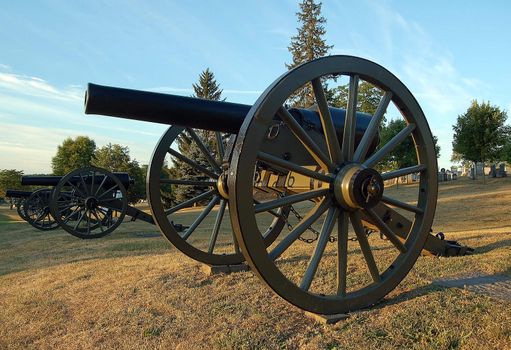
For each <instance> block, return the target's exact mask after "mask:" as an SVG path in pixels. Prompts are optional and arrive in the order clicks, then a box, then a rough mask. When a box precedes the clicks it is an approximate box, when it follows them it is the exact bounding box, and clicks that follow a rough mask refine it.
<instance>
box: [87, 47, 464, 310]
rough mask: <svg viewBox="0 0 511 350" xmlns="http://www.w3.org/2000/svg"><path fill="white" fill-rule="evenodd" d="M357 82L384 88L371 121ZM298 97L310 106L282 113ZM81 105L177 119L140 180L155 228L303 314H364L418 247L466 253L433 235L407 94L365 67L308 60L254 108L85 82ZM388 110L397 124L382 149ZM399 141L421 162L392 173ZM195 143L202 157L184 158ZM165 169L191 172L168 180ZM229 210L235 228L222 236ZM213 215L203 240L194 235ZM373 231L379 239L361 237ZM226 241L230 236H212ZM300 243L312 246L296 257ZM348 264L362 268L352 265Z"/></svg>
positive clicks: (422, 146) (429, 178)
mask: <svg viewBox="0 0 511 350" xmlns="http://www.w3.org/2000/svg"><path fill="white" fill-rule="evenodd" d="M333 77H335V78H337V79H341V80H342V79H345V81H347V82H348V98H347V104H346V106H345V109H340V108H333V107H332V106H331V105H330V104H329V101H328V99H327V94H326V92H325V85H324V83H325V82H328V81H329V82H330V83H335V81H333V80H332V78H333ZM360 81H364V82H367V83H368V84H370V85H372V86H373V87H375V88H377V89H378V91H379V92H380V101H379V103H378V106H377V108H376V111H375V112H374V114H372V115H368V114H365V113H360V112H358V109H359V104H358V101H357V98H358V87H359V82H360ZM302 89H305V91H306V92H307V93H308V94H309V95H310V96H312V97H314V100H315V103H313V104H312V105H310V106H305V108H290V106H289V103H290V102H292V101H293V96H294V94H295V93H296V92H300V91H302ZM85 111H86V113H88V114H102V115H109V116H116V117H121V118H128V119H135V120H142V121H150V122H156V123H164V124H169V125H172V126H171V127H170V128H169V129H168V130H167V132H166V133H165V134H164V135H163V136H162V137H161V139H160V141H159V143H158V145H157V147H156V149H155V150H154V152H153V155H152V158H151V162H150V164H149V168H148V176H147V193H148V200H149V203H150V207H151V211H152V213H153V217H154V220H155V222H156V224H157V225H158V227H159V229H160V231H161V232H162V233H163V234H164V235H165V236H166V237H167V238H168V239H169V240H170V241H171V242H172V243H173V244H174V245H175V246H176V247H177V248H178V249H180V250H181V251H182V252H184V253H185V254H187V255H189V256H190V257H192V258H194V259H196V260H199V261H202V262H205V263H208V264H212V265H220V264H227V265H229V264H236V263H240V262H242V261H243V259H246V261H247V262H248V264H249V265H250V267H251V268H252V270H253V271H254V272H255V273H256V274H257V275H258V276H259V277H260V278H261V279H262V280H263V281H264V282H265V283H266V284H267V285H268V286H269V287H270V288H271V289H273V290H274V291H275V292H276V293H277V294H278V295H280V296H281V297H283V298H284V299H286V300H287V301H289V302H290V303H292V304H294V305H296V306H298V307H300V308H302V309H304V310H307V311H311V312H314V313H318V314H328V315H330V314H336V313H344V312H348V311H351V310H355V309H359V308H363V307H367V306H370V305H372V304H374V303H376V302H378V301H379V300H380V299H381V298H383V297H384V296H385V295H386V294H388V293H389V292H390V291H391V290H393V289H394V288H395V287H396V286H397V284H398V283H399V282H400V281H401V280H402V279H403V278H404V277H405V276H406V275H407V273H408V272H409V270H410V269H411V268H412V266H413V265H414V263H415V261H416V260H417V258H418V257H419V255H420V254H421V252H422V251H423V249H425V250H426V251H428V252H429V253H431V254H435V255H445V256H451V255H462V254H465V253H467V252H468V250H467V249H465V247H461V246H460V245H458V244H457V243H455V242H450V241H443V240H440V239H438V238H436V237H435V236H433V235H431V234H430V231H431V227H432V224H433V218H434V213H435V208H436V202H437V186H438V184H437V161H436V152H435V147H434V142H433V137H432V135H431V131H430V129H429V126H428V123H427V121H426V118H425V116H424V113H423V112H422V110H421V108H420V106H419V104H418V103H417V101H416V100H415V98H414V97H413V95H412V94H411V93H410V91H409V90H408V89H407V88H406V86H404V84H403V83H402V82H401V81H399V79H398V78H396V77H395V76H394V75H393V74H392V73H390V72H389V71H387V70H386V69H385V68H383V67H381V66H379V65H378V64H376V63H374V62H371V61H368V60H365V59H361V58H358V57H352V56H330V57H324V58H320V59H317V60H314V61H311V62H308V63H305V64H303V65H301V66H298V67H296V68H294V69H292V70H290V71H288V72H286V73H285V74H283V75H282V76H280V77H279V78H278V79H276V80H275V82H274V83H272V84H271V85H270V86H269V87H268V88H267V89H266V90H265V91H264V92H263V93H262V95H261V96H260V97H259V99H258V100H257V101H256V102H255V104H254V105H253V106H245V105H240V104H234V103H226V102H212V101H205V100H199V99H193V98H188V97H180V96H172V95H165V94H159V93H151V92H143V91H135V90H128V89H119V88H112V87H106V86H99V85H94V84H89V86H88V90H87V93H86V95H85ZM387 111H390V112H389V113H393V114H395V115H393V117H399V118H402V119H403V120H404V121H405V125H406V126H405V127H404V128H403V130H401V131H400V132H399V133H398V134H397V135H396V136H394V137H393V138H392V139H390V140H389V141H388V142H386V143H385V144H381V143H380V138H379V136H378V135H379V127H380V125H381V123H382V120H384V116H385V114H386V113H387ZM226 133H227V135H226ZM229 134H231V135H229ZM405 140H411V141H412V143H413V145H414V149H415V153H416V156H417V157H416V158H417V159H416V161H415V162H414V163H412V164H411V165H409V166H406V167H403V168H399V169H396V168H393V167H392V152H393V150H394V149H395V148H396V147H398V146H399V145H401V144H402V143H403V142H404V141H405ZM191 145H193V147H195V148H194V149H196V150H198V151H193V152H195V153H193V152H189V150H190V149H191V148H190V147H192V146H191ZM187 150H188V151H187ZM190 154H192V155H190ZM199 155H200V157H199ZM172 165H176V166H177V170H179V168H183V169H186V171H185V172H181V173H182V175H179V174H177V175H176V169H175V168H173V169H174V170H172V169H170V168H171V166H172ZM408 174H417V175H418V176H419V179H420V180H419V182H418V183H416V184H414V185H413V186H412V187H408V188H407V189H408V190H409V191H405V192H400V191H398V190H397V189H396V188H394V187H393V186H392V181H391V180H393V179H395V178H398V177H401V176H405V175H408ZM183 187H185V188H188V189H190V190H189V192H186V191H183V190H182V188H183ZM412 192H413V193H412ZM172 193H174V194H176V193H178V194H179V193H185V194H186V193H190V195H189V196H188V197H187V196H182V197H181V198H177V199H176V200H175V201H174V202H173V203H172V204H171V205H169V204H168V203H167V202H166V201H165V200H164V198H165V195H170V194H172ZM227 204H228V213H229V216H230V223H231V226H232V231H231V230H225V229H224V230H221V225H222V220H223V218H224V214H225V212H226V206H227ZM194 205H195V206H196V207H195V208H198V209H196V210H194V209H193V208H194V207H193V206H194ZM188 208H192V209H188ZM184 209H186V210H190V211H191V213H192V214H193V215H192V214H190V212H183V210H184ZM211 213H216V215H215V217H214V219H213V220H212V221H211V223H212V226H211V227H212V228H211V230H210V233H209V234H204V230H202V231H200V230H196V229H197V228H198V227H199V226H200V225H201V224H202V223H203V222H206V220H205V219H206V218H207V217H208V216H209V215H210V214H211ZM185 214H186V215H189V216H193V217H194V219H193V221H192V223H191V224H190V227H189V228H188V229H187V230H186V231H184V232H183V233H178V232H177V231H176V230H175V229H174V227H173V226H172V224H171V222H172V220H173V219H174V218H176V217H183V216H184V215H185ZM204 226H205V225H203V227H204ZM334 227H335V230H334ZM285 228H287V230H285ZM373 230H378V231H380V233H381V236H382V237H384V238H385V240H376V239H375V235H371V236H369V233H370V232H372V231H373ZM194 232H198V233H196V234H195V235H194V236H192V233H194ZM224 233H225V234H227V236H229V235H231V234H232V233H234V237H233V238H231V241H228V239H227V237H224V239H222V240H220V238H219V237H220V235H221V234H224ZM307 235H308V238H307V237H305V236H307ZM297 242H311V243H314V247H313V249H308V250H307V249H306V248H303V247H302V248H300V250H298V251H297V249H298V248H297V246H298V244H299V243H297ZM328 242H335V244H334V245H333V246H330V248H329V247H328ZM351 242H356V243H351ZM353 244H355V245H356V246H353ZM228 249H229V250H228ZM304 251H305V253H304ZM304 255H305V256H306V258H304ZM304 259H305V260H307V259H308V262H307V261H303V260H304ZM349 261H351V262H350V263H353V262H354V261H358V263H355V265H354V266H352V267H351V268H349V269H348V263H349ZM299 262H300V263H299ZM360 266H363V267H364V266H365V268H362V269H361V268H360ZM329 271H330V272H331V271H333V272H331V273H329ZM318 281H319V282H318Z"/></svg>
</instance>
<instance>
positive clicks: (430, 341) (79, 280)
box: [0, 178, 511, 350]
mask: <svg viewBox="0 0 511 350" xmlns="http://www.w3.org/2000/svg"><path fill="white" fill-rule="evenodd" d="M388 193H390V194H392V195H397V194H399V195H401V196H402V198H406V197H407V196H408V195H410V196H411V195H412V194H415V193H416V188H415V187H414V186H399V188H397V189H396V188H391V189H389V190H388ZM410 198H411V197H410ZM180 215H182V218H183V220H184V221H186V220H187V219H189V217H191V215H193V213H190V212H185V213H182V214H180ZM17 220H18V219H17V217H16V214H15V211H10V210H8V207H5V206H3V207H1V208H0V349H30V348H37V349H45V348H58V349H101V348H105V349H120V348H122V349H155V348H167V349H173V348H179V349H202V348H204V349H211V348H213V349H238V348H241V349H260V348H267V349H279V348H290V349H296V348H300V349H302V348H303V349H367V350H368V349H396V348H403V349H430V348H431V349H511V304H510V303H509V302H505V301H504V300H500V299H491V298H490V297H488V296H486V295H480V294H474V293H472V292H469V291H467V290H463V289H457V288H443V287H440V286H438V285H436V284H434V283H432V282H433V281H435V280H438V279H446V278H457V277H463V276H473V275H479V276H493V275H505V276H511V178H505V179H491V180H489V179H487V180H486V184H483V183H482V181H470V180H466V179H460V180H458V181H453V182H449V183H441V184H440V189H439V201H438V206H437V215H436V218H435V224H434V227H433V229H434V230H435V231H443V232H445V234H446V237H447V239H455V240H458V241H460V242H462V243H463V244H466V245H469V246H471V247H473V248H475V249H476V251H475V254H473V255H471V256H465V257H456V258H436V257H432V256H422V257H420V258H419V260H418V262H417V263H416V265H415V267H414V268H413V269H412V271H411V272H410V274H409V275H408V276H407V277H406V278H405V280H404V281H403V282H402V283H401V284H400V285H399V286H398V288H396V289H395V290H394V291H393V292H392V293H391V294H390V295H388V296H387V297H386V298H385V300H383V301H382V302H381V303H380V304H378V305H376V306H375V307H373V308H371V309H367V310H362V311H357V312H354V313H352V314H351V315H350V317H349V318H348V319H346V320H343V321H340V322H339V323H337V324H335V325H323V324H321V323H318V322H316V321H314V320H312V319H311V318H309V317H307V316H305V315H304V313H303V312H302V311H300V310H299V309H297V308H296V307H293V306H291V305H289V304H288V303H287V302H285V301H283V300H282V299H280V298H279V297H277V296H276V295H274V294H273V293H272V292H271V290H269V289H268V288H267V287H266V286H265V285H263V284H262V282H260V281H259V280H258V278H257V277H255V276H254V275H253V274H252V273H251V272H240V273H232V274H229V275H223V274H220V275H213V276H209V275H206V274H205V273H204V272H203V271H202V269H201V264H200V263H197V262H195V261H193V260H191V259H189V258H187V257H186V256H185V255H183V254H182V253H180V252H179V251H178V250H176V249H175V248H173V247H172V246H171V245H170V243H168V242H167V241H166V240H165V239H164V238H162V237H161V236H159V235H157V233H158V231H157V229H156V227H154V226H151V225H149V224H146V223H143V222H125V223H123V224H122V225H121V226H120V227H119V229H118V230H117V231H115V232H114V233H113V234H111V235H109V236H107V237H104V238H101V239H97V240H80V239H78V238H75V237H73V236H71V235H69V234H67V233H65V232H64V231H62V230H60V229H59V230H56V231H51V232H40V231H37V230H36V229H34V228H32V227H31V226H29V225H28V224H27V223H25V222H21V221H17ZM213 221H214V218H213V219H211V220H209V221H208V222H206V223H205V224H204V226H205V227H203V228H201V229H200V230H199V231H198V232H197V235H198V237H199V238H200V237H201V235H205V234H207V232H208V231H209V230H210V228H211V227H210V226H211V225H212V223H213ZM201 230H202V231H201ZM195 234H196V233H194V235H195ZM228 236H229V233H227V235H226V237H228ZM374 236H376V235H374ZM226 239H227V238H226ZM371 239H373V240H375V241H374V242H375V244H380V243H377V242H376V240H379V238H378V237H373V236H371ZM350 244H356V242H351V243H350ZM331 246H333V245H332V244H330V245H329V248H328V249H332V248H331ZM310 247H311V245H307V244H305V243H299V244H297V245H296V247H295V248H294V249H295V253H300V252H301V250H303V251H302V253H303V252H309V251H310V249H311V248H310ZM312 247H313V245H312ZM353 247H354V246H353ZM328 249H327V251H328ZM304 254H305V253H304ZM307 254H308V253H307ZM302 255H303V254H302ZM284 264H288V266H285V267H284V269H286V270H289V271H291V272H292V271H293V269H295V268H296V269H298V267H297V266H295V265H294V264H298V263H297V262H296V261H295V260H293V259H289V261H288V262H285V263H284ZM302 265H303V264H302ZM302 267H303V266H302ZM319 283H320V282H319ZM316 287H318V286H316ZM318 288H321V286H319V287H318Z"/></svg>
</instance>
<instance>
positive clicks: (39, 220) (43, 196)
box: [20, 188, 59, 231]
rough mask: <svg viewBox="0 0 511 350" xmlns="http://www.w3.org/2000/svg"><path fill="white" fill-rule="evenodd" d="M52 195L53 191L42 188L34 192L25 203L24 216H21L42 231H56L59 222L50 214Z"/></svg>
mask: <svg viewBox="0 0 511 350" xmlns="http://www.w3.org/2000/svg"><path fill="white" fill-rule="evenodd" d="M51 193H52V190H51V189H49V188H41V189H39V190H36V191H34V192H32V194H31V195H30V196H28V197H27V198H26V199H25V200H24V202H23V207H22V209H23V213H24V215H23V216H21V215H20V216H21V217H22V218H23V219H25V220H26V221H27V222H28V223H29V224H30V225H32V226H33V227H35V228H37V229H38V230H41V231H50V230H55V229H56V228H58V227H59V224H58V222H57V221H56V220H55V219H54V217H53V216H52V215H51V212H50V207H49V205H50V197H51Z"/></svg>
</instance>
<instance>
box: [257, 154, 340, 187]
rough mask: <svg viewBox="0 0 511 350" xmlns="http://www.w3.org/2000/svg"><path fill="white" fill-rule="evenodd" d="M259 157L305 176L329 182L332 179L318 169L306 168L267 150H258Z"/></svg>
mask: <svg viewBox="0 0 511 350" xmlns="http://www.w3.org/2000/svg"><path fill="white" fill-rule="evenodd" d="M257 159H258V160H260V161H262V162H264V163H267V164H269V165H275V166H277V167H281V168H284V169H286V170H290V171H294V172H296V173H298V174H302V175H304V176H307V177H310V178H313V179H316V180H319V181H323V182H327V183H329V182H330V181H331V180H332V178H331V177H330V176H328V175H325V174H321V173H318V172H316V171H313V170H310V169H307V168H304V167H302V166H300V165H298V164H295V163H293V162H290V161H287V160H284V159H281V158H278V157H275V156H273V155H271V154H268V153H265V152H258V153H257Z"/></svg>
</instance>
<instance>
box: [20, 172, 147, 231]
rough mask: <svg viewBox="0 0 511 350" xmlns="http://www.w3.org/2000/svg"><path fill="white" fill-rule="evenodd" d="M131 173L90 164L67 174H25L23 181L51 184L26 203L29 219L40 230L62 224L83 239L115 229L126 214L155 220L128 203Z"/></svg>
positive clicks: (40, 184)
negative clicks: (110, 170)
mask: <svg viewBox="0 0 511 350" xmlns="http://www.w3.org/2000/svg"><path fill="white" fill-rule="evenodd" d="M132 183H133V180H132V179H131V178H130V176H129V174H127V173H111V172H109V171H107V170H104V169H100V168H96V167H86V168H80V169H76V170H74V171H72V172H70V173H68V174H67V175H65V176H23V177H22V179H21V184H22V185H31V186H49V188H44V189H39V190H36V191H34V192H33V193H31V194H30V196H29V197H28V198H27V204H26V205H25V215H26V216H27V217H28V222H29V223H30V224H31V225H32V226H34V227H36V228H38V229H40V230H53V229H56V228H59V227H60V228H62V229H64V230H65V231H67V232H68V233H70V234H71V235H73V236H76V237H78V238H82V239H94V238H100V237H103V236H105V235H107V234H109V233H111V232H113V231H114V230H115V229H116V228H117V227H118V226H119V225H120V224H121V223H122V221H123V219H124V217H125V215H129V216H131V218H132V220H136V219H139V220H143V221H146V222H148V223H151V224H153V223H154V222H153V220H152V217H151V215H149V214H147V213H145V212H143V211H141V210H139V209H137V208H135V207H132V206H130V205H128V202H127V196H126V189H127V188H128V187H129V186H130V184H132Z"/></svg>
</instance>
